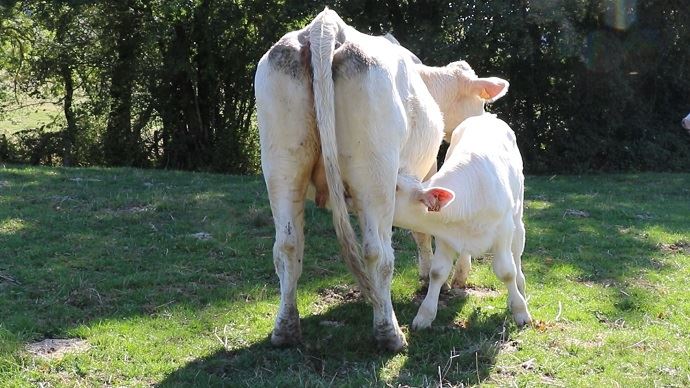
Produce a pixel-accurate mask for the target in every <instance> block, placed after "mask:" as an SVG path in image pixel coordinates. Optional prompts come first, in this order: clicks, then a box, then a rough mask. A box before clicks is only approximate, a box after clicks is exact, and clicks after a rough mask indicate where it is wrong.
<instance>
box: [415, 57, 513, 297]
mask: <svg viewBox="0 0 690 388" xmlns="http://www.w3.org/2000/svg"><path fill="white" fill-rule="evenodd" d="M410 55H412V54H410ZM416 69H417V72H418V73H419V74H420V75H421V76H422V79H423V80H424V83H425V84H426V86H427V88H428V89H429V92H430V93H431V95H432V96H433V97H434V100H435V101H436V102H437V104H438V105H439V107H440V108H441V112H442V113H443V121H444V133H445V136H444V138H445V140H446V141H448V142H450V139H451V136H452V133H453V130H454V129H455V128H456V127H457V126H458V125H459V124H460V123H461V122H463V121H464V120H465V119H467V118H469V117H472V116H479V115H482V114H484V105H485V103H486V102H493V101H496V100H498V99H499V98H501V97H502V96H504V95H505V94H506V92H507V91H508V86H509V84H508V81H506V80H504V79H501V78H497V77H488V78H480V77H477V75H476V73H475V72H474V70H472V68H471V67H470V65H469V64H467V62H465V61H457V62H452V63H450V64H448V65H446V66H442V67H432V66H425V65H423V64H421V63H419V64H417V65H416ZM435 172H436V165H434V166H433V169H432V170H431V171H430V172H429V173H428V174H427V177H426V179H428V178H430V177H431V175H432V174H433V173H435ZM426 179H425V180H426ZM412 235H413V237H414V239H415V242H416V243H417V248H418V262H419V276H420V277H421V278H422V279H424V280H427V279H428V278H429V265H430V259H431V256H432V254H433V251H432V248H431V236H429V235H426V234H423V233H418V232H413V233H412ZM469 263H470V256H469V255H467V254H463V255H462V256H461V258H460V259H459V260H458V264H457V267H456V271H455V274H454V275H453V281H452V285H453V287H464V286H465V280H466V279H467V271H468V269H469V267H470V264H469Z"/></svg>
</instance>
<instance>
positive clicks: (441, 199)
mask: <svg viewBox="0 0 690 388" xmlns="http://www.w3.org/2000/svg"><path fill="white" fill-rule="evenodd" d="M454 199H455V193H453V191H452V190H449V189H446V188H443V187H423V186H422V184H421V183H420V182H419V181H418V180H417V179H415V178H414V177H410V176H407V175H398V181H397V183H396V186H395V219H396V223H397V224H401V226H403V225H404V226H408V227H412V226H414V225H415V222H416V221H419V219H420V217H422V216H424V215H425V214H426V213H429V212H438V211H440V210H441V209H443V208H444V207H446V206H448V205H449V204H450V203H451V202H453V200H454Z"/></svg>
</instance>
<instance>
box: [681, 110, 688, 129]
mask: <svg viewBox="0 0 690 388" xmlns="http://www.w3.org/2000/svg"><path fill="white" fill-rule="evenodd" d="M681 125H683V128H685V129H687V130H688V133H690V113H688V115H687V116H685V118H684V119H683V120H682V121H681Z"/></svg>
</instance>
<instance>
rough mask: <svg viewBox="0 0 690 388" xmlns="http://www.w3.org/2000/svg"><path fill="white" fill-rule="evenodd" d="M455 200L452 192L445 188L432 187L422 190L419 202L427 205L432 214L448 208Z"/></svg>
mask: <svg viewBox="0 0 690 388" xmlns="http://www.w3.org/2000/svg"><path fill="white" fill-rule="evenodd" d="M454 199H455V193H453V191H452V190H448V189H444V188H443V187H430V188H428V189H424V190H422V192H421V193H420V197H419V200H420V201H421V202H422V203H424V205H426V207H427V209H428V210H429V211H430V212H437V211H439V210H441V209H443V208H444V207H446V206H448V204H450V203H451V202H453V200H454Z"/></svg>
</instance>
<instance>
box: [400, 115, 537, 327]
mask: <svg viewBox="0 0 690 388" xmlns="http://www.w3.org/2000/svg"><path fill="white" fill-rule="evenodd" d="M448 152H449V154H448V157H447V158H446V161H445V163H444V164H443V166H442V167H441V169H440V171H439V172H438V173H436V174H434V175H433V176H432V177H431V179H430V180H429V181H427V182H425V183H424V185H422V184H421V183H420V182H419V180H417V179H416V178H410V177H406V176H404V175H401V176H400V177H399V178H398V186H397V193H396V209H395V220H394V223H395V225H397V226H401V227H404V228H408V229H412V230H416V231H419V232H422V233H426V234H431V235H434V237H435V238H436V251H435V252H434V256H433V258H432V260H431V268H430V272H429V279H430V281H429V289H428V292H427V295H426V298H425V299H424V302H423V303H422V305H421V306H420V308H419V312H418V313H417V316H416V317H415V319H414V321H413V323H412V328H414V329H421V328H426V327H429V326H430V325H431V322H432V321H433V320H434V318H435V317H436V311H437V305H438V296H439V292H440V290H441V286H442V285H443V284H444V283H445V282H446V280H447V279H448V275H449V274H450V271H451V269H452V265H453V259H454V258H455V257H457V256H458V255H461V257H460V261H462V260H467V262H466V263H462V266H461V268H464V269H465V270H469V257H470V255H476V254H481V253H483V252H486V251H487V250H490V249H491V250H493V252H494V254H495V256H494V259H493V269H494V272H495V274H496V276H498V278H499V279H501V280H502V281H503V282H504V284H505V285H506V287H507V288H508V306H509V307H510V309H511V310H512V313H513V318H514V319H515V322H516V323H517V324H518V325H524V324H527V323H529V322H531V317H530V314H529V312H528V310H527V303H526V301H525V277H524V275H523V274H522V269H521V256H522V251H523V249H524V244H525V227H524V224H523V222H522V212H523V191H524V177H523V174H522V158H521V156H520V151H519V150H518V148H517V144H516V142H515V134H514V133H513V131H512V130H511V129H510V127H509V126H508V125H507V124H506V123H505V122H503V121H502V120H499V119H498V118H496V117H495V116H494V115H491V114H488V113H485V114H483V115H481V116H476V117H471V118H469V119H467V120H465V121H463V123H462V124H460V126H459V127H458V128H457V129H455V131H453V134H452V139H451V145H450V148H449V150H448ZM463 276H465V278H466V273H465V274H464V275H463Z"/></svg>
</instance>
